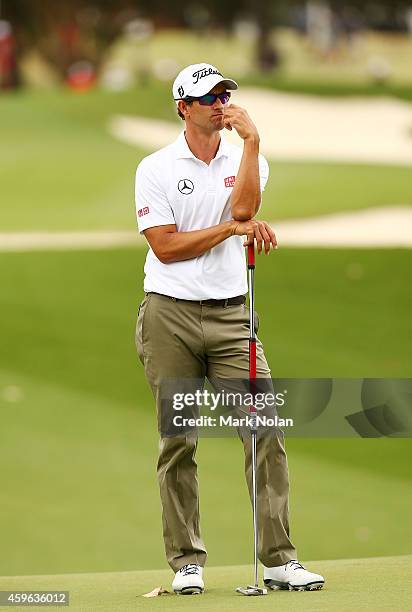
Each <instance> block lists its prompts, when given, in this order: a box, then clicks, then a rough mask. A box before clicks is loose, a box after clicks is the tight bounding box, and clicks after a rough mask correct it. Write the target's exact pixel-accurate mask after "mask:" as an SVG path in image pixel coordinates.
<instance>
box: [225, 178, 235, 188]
mask: <svg viewBox="0 0 412 612" xmlns="http://www.w3.org/2000/svg"><path fill="white" fill-rule="evenodd" d="M235 179H236V177H235V176H227V177H226V178H225V187H233V185H234V184H235Z"/></svg>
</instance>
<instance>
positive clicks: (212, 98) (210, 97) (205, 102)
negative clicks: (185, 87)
mask: <svg viewBox="0 0 412 612" xmlns="http://www.w3.org/2000/svg"><path fill="white" fill-rule="evenodd" d="M230 95H231V94H230V91H224V92H223V93H220V94H205V95H204V96H199V97H198V98H195V97H193V96H186V98H175V100H184V101H185V102H199V104H200V105H201V106H212V104H214V103H215V102H216V100H217V99H218V98H219V100H220V101H221V103H222V104H227V103H228V102H229V99H230Z"/></svg>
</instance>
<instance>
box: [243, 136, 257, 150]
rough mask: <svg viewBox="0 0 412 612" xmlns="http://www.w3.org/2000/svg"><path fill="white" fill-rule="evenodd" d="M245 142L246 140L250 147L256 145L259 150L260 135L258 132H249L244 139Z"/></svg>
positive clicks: (245, 142)
mask: <svg viewBox="0 0 412 612" xmlns="http://www.w3.org/2000/svg"><path fill="white" fill-rule="evenodd" d="M243 142H244V144H245V145H247V146H249V147H256V148H257V149H258V150H259V144H260V136H259V134H258V133H255V134H248V135H247V136H245V138H244V139H243Z"/></svg>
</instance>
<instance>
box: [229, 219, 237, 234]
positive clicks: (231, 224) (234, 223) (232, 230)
mask: <svg viewBox="0 0 412 612" xmlns="http://www.w3.org/2000/svg"><path fill="white" fill-rule="evenodd" d="M238 225H239V221H236V219H232V221H228V228H229V232H230V233H229V237H230V236H235V234H236V228H237V226H238Z"/></svg>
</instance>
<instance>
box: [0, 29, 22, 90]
mask: <svg viewBox="0 0 412 612" xmlns="http://www.w3.org/2000/svg"><path fill="white" fill-rule="evenodd" d="M17 84H18V79H17V63H16V48H15V40H14V36H13V31H12V27H11V23H10V22H8V21H1V20H0V89H13V88H15V87H17Z"/></svg>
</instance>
